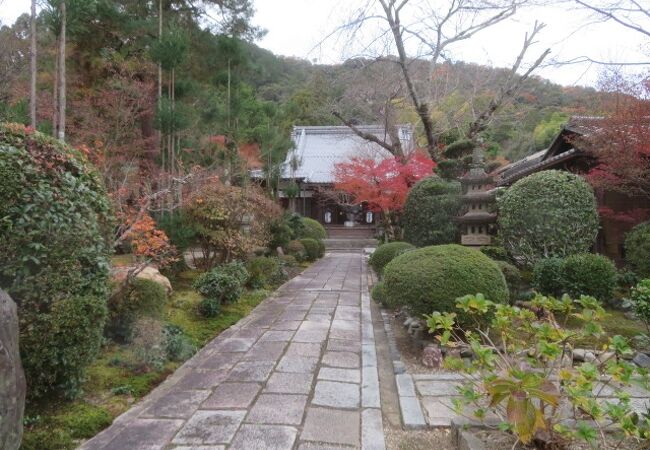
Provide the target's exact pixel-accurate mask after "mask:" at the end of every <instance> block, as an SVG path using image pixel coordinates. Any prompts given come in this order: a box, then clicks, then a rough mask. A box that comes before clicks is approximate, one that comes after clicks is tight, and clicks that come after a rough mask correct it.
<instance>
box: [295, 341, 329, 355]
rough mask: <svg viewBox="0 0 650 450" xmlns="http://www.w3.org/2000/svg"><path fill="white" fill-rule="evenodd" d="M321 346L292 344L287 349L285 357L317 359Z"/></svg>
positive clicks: (305, 343) (301, 343) (302, 343)
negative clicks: (310, 357)
mask: <svg viewBox="0 0 650 450" xmlns="http://www.w3.org/2000/svg"><path fill="white" fill-rule="evenodd" d="M321 347H322V346H321V344H314V343H307V342H292V343H291V344H289V348H287V352H286V356H289V355H291V356H312V357H319V356H320V352H321Z"/></svg>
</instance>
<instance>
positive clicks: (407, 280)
mask: <svg viewBox="0 0 650 450" xmlns="http://www.w3.org/2000/svg"><path fill="white" fill-rule="evenodd" d="M383 280H384V287H385V295H386V300H387V302H388V303H389V304H391V305H393V306H405V307H406V308H408V309H409V310H410V311H411V312H412V313H413V314H415V315H422V314H430V313H432V312H433V311H439V312H452V311H454V310H455V301H456V298H458V297H462V296H463V295H467V294H468V293H471V292H474V293H476V292H486V293H488V294H486V295H489V298H491V299H494V301H496V302H499V303H505V302H507V301H508V286H507V285H506V281H505V279H504V276H503V274H502V273H501V270H500V269H499V267H498V266H497V265H496V263H495V262H494V261H492V260H491V259H490V258H488V257H487V256H485V255H484V254H482V253H481V252H479V251H477V250H474V249H470V248H467V247H462V246H460V245H456V244H449V245H438V246H431V247H424V248H420V249H417V250H413V251H410V252H406V253H404V254H402V255H400V256H398V257H397V258H395V259H393V260H392V261H391V262H389V263H388V264H387V265H386V267H385V268H384V278H383Z"/></svg>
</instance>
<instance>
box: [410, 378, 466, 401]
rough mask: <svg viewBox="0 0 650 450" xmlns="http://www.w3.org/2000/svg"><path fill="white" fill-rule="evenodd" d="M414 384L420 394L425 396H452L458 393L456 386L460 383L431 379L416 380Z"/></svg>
mask: <svg viewBox="0 0 650 450" xmlns="http://www.w3.org/2000/svg"><path fill="white" fill-rule="evenodd" d="M415 386H416V387H417V389H418V392H419V393H420V395H427V396H436V395H439V396H443V397H448V396H454V395H458V389H457V387H458V386H460V383H454V382H451V381H433V380H423V381H416V382H415Z"/></svg>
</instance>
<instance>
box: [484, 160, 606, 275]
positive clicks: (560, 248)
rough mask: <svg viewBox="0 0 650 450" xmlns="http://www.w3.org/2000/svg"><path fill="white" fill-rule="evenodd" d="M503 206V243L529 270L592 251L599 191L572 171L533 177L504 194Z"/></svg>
mask: <svg viewBox="0 0 650 450" xmlns="http://www.w3.org/2000/svg"><path fill="white" fill-rule="evenodd" d="M497 205H498V208H499V218H498V221H499V233H500V236H501V239H502V242H503V245H504V246H505V247H506V249H507V250H508V252H509V253H510V254H511V255H512V256H513V257H514V258H515V260H516V261H518V262H521V263H522V264H524V265H526V266H531V267H532V266H534V265H535V263H536V262H537V261H538V260H540V259H543V258H550V257H560V258H563V257H565V256H569V255H573V254H577V253H584V252H587V251H588V250H589V248H590V247H591V245H592V244H593V242H594V240H595V239H596V234H597V233H598V224H599V219H598V212H597V211H596V199H595V197H594V192H593V189H592V188H591V186H589V184H588V183H587V182H586V181H585V180H584V179H582V178H581V177H579V176H578V175H574V174H571V173H568V172H564V171H558V170H545V171H542V172H538V173H534V174H532V175H529V176H527V177H525V178H523V179H521V180H519V181H517V182H516V183H515V184H513V185H512V187H510V188H509V189H508V190H506V191H505V192H504V193H503V194H502V195H500V196H499V197H498V198H497Z"/></svg>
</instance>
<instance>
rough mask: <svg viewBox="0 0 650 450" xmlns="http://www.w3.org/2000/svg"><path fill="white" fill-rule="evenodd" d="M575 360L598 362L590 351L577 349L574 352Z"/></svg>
mask: <svg viewBox="0 0 650 450" xmlns="http://www.w3.org/2000/svg"><path fill="white" fill-rule="evenodd" d="M573 360H574V361H577V362H594V361H596V355H594V354H593V352H590V351H588V350H585V349H582V348H576V349H574V350H573Z"/></svg>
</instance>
